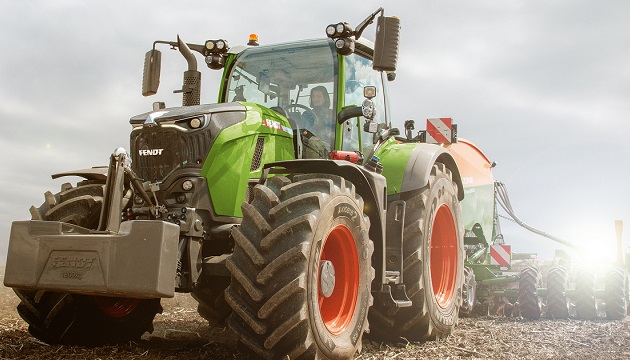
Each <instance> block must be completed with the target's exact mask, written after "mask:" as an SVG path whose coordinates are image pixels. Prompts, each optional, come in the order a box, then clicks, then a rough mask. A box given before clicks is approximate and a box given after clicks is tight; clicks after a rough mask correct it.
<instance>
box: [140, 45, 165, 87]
mask: <svg viewBox="0 0 630 360" xmlns="http://www.w3.org/2000/svg"><path fill="white" fill-rule="evenodd" d="M161 64H162V53H161V52H160V51H159V50H156V49H152V50H150V51H148V52H147V53H146V54H145V55H144V70H143V72H142V95H143V96H151V95H155V94H156V93H157V91H158V87H159V86H160V68H161Z"/></svg>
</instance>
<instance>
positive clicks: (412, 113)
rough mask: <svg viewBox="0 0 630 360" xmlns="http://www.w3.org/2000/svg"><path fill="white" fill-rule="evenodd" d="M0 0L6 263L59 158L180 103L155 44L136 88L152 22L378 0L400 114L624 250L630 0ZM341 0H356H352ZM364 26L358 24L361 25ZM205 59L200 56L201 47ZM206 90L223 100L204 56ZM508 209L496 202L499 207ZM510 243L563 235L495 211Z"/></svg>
mask: <svg viewBox="0 0 630 360" xmlns="http://www.w3.org/2000/svg"><path fill="white" fill-rule="evenodd" d="M238 4H239V5H236V3H232V2H226V1H221V2H217V1H204V2H200V1H191V0H184V1H177V2H174V1H156V0H153V1H148V0H147V1H136V0H129V1H126V2H125V3H124V5H122V3H117V2H113V1H109V2H105V1H102V2H87V1H78V0H54V1H52V0H50V1H38V0H32V1H11V0H0V43H1V44H2V50H0V129H2V130H1V131H0V150H1V151H2V153H3V154H5V155H4V156H2V157H0V169H1V170H0V199H1V201H0V264H2V263H4V262H5V259H6V252H7V244H8V238H9V233H10V226H11V222H12V221H16V220H28V219H30V214H29V211H28V209H29V207H30V206H31V205H35V206H39V205H40V204H41V203H42V202H43V201H44V196H43V193H44V192H45V191H48V190H50V191H52V192H53V193H54V192H57V191H59V189H60V186H61V184H62V183H64V182H68V181H70V182H72V183H75V182H76V181H77V180H80V179H78V178H65V179H57V180H52V179H51V177H50V175H51V174H53V173H58V172H64V171H68V170H74V169H82V168H88V167H91V166H97V165H106V164H107V162H108V159H109V155H110V154H111V153H112V151H113V150H114V149H116V148H117V147H119V146H123V147H125V148H128V147H129V133H130V125H129V122H128V120H129V118H130V117H131V116H133V115H136V114H140V113H144V112H146V111H149V110H150V109H151V104H152V103H153V102H154V101H165V102H166V104H167V106H178V105H179V104H181V95H177V94H172V90H175V89H178V88H180V87H181V74H182V72H183V71H184V70H185V68H186V63H185V61H184V60H183V58H182V57H181V56H180V55H179V54H178V53H177V52H176V51H169V50H168V49H167V48H163V49H161V50H162V53H163V54H162V55H163V59H162V79H161V85H160V92H159V93H158V95H156V96H153V97H148V98H145V97H143V96H142V95H141V80H142V65H143V59H144V54H145V52H146V51H147V50H149V49H150V48H151V46H152V43H153V41H154V40H169V41H174V40H175V39H176V36H177V35H178V34H179V35H180V36H181V37H182V39H184V40H185V41H186V42H189V43H203V42H204V41H205V40H206V39H218V38H223V39H226V40H227V41H228V42H229V44H230V45H232V46H234V45H238V44H245V43H246V42H247V38H248V35H249V34H250V33H257V34H258V35H259V38H260V42H261V44H272V43H278V42H284V41H294V40H300V39H311V38H319V37H323V36H324V35H325V33H324V30H325V27H326V26H327V25H328V24H331V23H337V22H340V21H347V22H349V23H350V24H351V25H353V26H356V25H358V24H359V23H360V22H361V21H362V20H363V19H364V18H365V17H367V16H368V15H369V14H370V13H372V12H373V11H374V10H376V9H377V8H378V7H379V6H383V7H384V8H385V14H386V15H388V16H391V15H396V16H398V17H399V18H400V20H401V25H402V30H401V43H400V53H399V61H398V69H397V77H396V80H395V81H394V82H391V83H389V84H388V85H389V91H390V103H391V104H390V105H391V106H392V109H391V112H392V114H393V125H394V126H395V127H400V128H402V125H403V123H404V121H405V120H408V119H414V120H415V121H416V128H417V129H419V128H424V123H425V121H426V119H427V118H432V117H451V118H453V119H454V122H455V123H457V124H458V131H459V136H460V137H463V138H466V139H468V140H470V141H472V142H473V143H475V144H476V145H477V146H478V147H479V148H480V149H481V150H482V151H483V152H484V153H485V154H486V156H487V157H488V158H489V159H490V160H491V161H495V162H496V163H497V166H496V167H495V169H494V177H495V179H496V180H499V181H501V182H503V183H505V184H506V186H507V187H508V190H509V194H510V199H511V202H512V205H513V208H514V210H515V212H516V213H517V215H518V216H519V217H520V218H521V219H522V220H523V221H525V222H526V223H528V224H530V225H532V226H534V227H536V228H539V229H541V230H544V231H546V232H548V233H551V234H553V235H555V236H557V237H560V238H563V239H566V240H568V241H573V242H575V243H578V244H581V245H583V246H587V247H588V248H589V250H590V251H589V256H594V255H597V254H601V253H602V252H603V251H604V249H606V248H613V247H614V244H615V232H614V220H615V219H620V220H624V221H625V222H626V234H625V235H624V241H625V243H626V244H625V245H624V247H625V249H626V251H630V246H629V245H630V236H628V235H627V234H629V233H630V187H629V186H628V185H629V181H628V179H629V178H630V161H629V160H628V159H627V158H626V157H627V156H628V155H630V145H628V142H627V133H628V132H630V21H628V18H630V2H628V1H622V0H611V1H605V2H603V1H597V0H589V1H579V0H576V1H561V0H557V1H548V0H529V1H449V0H446V1H423V0H420V1H417V0H401V1H388V2H377V1H355V2H352V5H351V6H348V5H345V6H344V3H342V2H337V1H328V0H321V1H317V2H311V3H308V4H306V3H305V2H298V1H288V0H285V1H265V2H261V1H251V0H241V1H239V2H238ZM348 4H349V3H348ZM373 33H374V27H370V28H368V29H367V30H366V31H365V32H364V35H366V36H368V37H369V36H372V34H373ZM199 61H200V64H203V62H202V61H201V59H199ZM204 71H205V72H204V75H203V77H202V80H203V84H202V102H205V103H210V102H215V101H216V94H217V83H216V79H217V77H216V74H211V73H210V70H204ZM502 214H503V215H505V213H502ZM502 230H503V235H504V238H505V240H506V242H508V243H510V244H511V245H512V250H513V251H516V252H535V253H538V254H539V258H541V259H550V258H551V257H552V256H553V253H554V250H555V249H556V248H562V246H560V245H557V244H556V243H553V242H551V241H550V240H546V239H545V238H542V237H540V236H538V235H535V234H533V233H530V232H528V231H526V230H524V229H522V228H520V227H518V226H517V225H516V224H513V223H512V222H509V221H507V220H505V219H502Z"/></svg>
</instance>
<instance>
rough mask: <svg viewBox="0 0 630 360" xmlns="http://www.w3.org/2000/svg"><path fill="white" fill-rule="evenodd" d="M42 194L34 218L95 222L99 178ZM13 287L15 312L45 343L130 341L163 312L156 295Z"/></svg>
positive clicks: (85, 224)
mask: <svg viewBox="0 0 630 360" xmlns="http://www.w3.org/2000/svg"><path fill="white" fill-rule="evenodd" d="M45 199H46V200H45V202H44V204H42V205H41V206H40V207H38V208H36V207H34V206H33V207H31V215H32V217H33V220H44V221H61V222H66V223H71V224H75V225H79V226H82V227H85V228H88V229H96V228H97V227H98V221H99V216H100V212H101V207H102V204H103V184H102V183H97V182H94V181H85V182H82V183H79V186H77V187H72V186H70V184H64V185H63V186H62V191H61V192H59V193H57V194H54V195H53V194H52V193H51V192H46V194H45ZM125 199H127V198H125ZM14 290H15V293H16V294H17V296H18V297H19V298H20V300H21V302H20V304H19V305H18V307H17V311H18V314H19V315H20V316H21V317H22V318H23V319H24V320H25V321H26V322H27V323H28V325H29V328H28V330H29V332H30V333H31V335H33V336H34V337H35V338H37V339H39V340H41V341H44V342H46V343H49V344H68V345H86V346H97V345H104V344H112V343H120V342H126V341H130V340H135V339H138V338H140V336H142V334H144V333H145V332H146V331H149V332H152V331H153V318H154V317H155V315H156V314H157V313H161V312H162V307H161V306H160V299H128V298H114V297H99V296H86V295H77V294H69V293H63V292H51V291H27V290H21V289H14Z"/></svg>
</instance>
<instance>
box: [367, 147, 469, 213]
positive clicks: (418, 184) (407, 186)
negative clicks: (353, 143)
mask: <svg viewBox="0 0 630 360" xmlns="http://www.w3.org/2000/svg"><path fill="white" fill-rule="evenodd" d="M392 150H393V151H392ZM377 155H378V156H379V157H380V158H381V161H382V162H383V173H384V174H386V176H388V175H387V174H394V175H395V176H391V178H392V179H393V178H398V179H400V180H399V181H401V182H400V184H395V186H394V187H397V188H399V189H400V192H401V193H405V192H409V191H414V190H418V189H421V188H422V187H424V186H426V185H427V184H428V183H429V177H430V176H431V171H432V169H433V165H435V163H438V162H439V163H442V164H444V165H445V166H446V168H448V169H449V170H450V171H451V174H452V177H453V181H454V182H455V183H456V184H457V198H458V199H459V200H460V201H461V200H463V199H464V187H463V184H462V178H461V175H460V172H459V168H458V167H457V164H456V162H455V158H453V155H452V154H451V153H450V152H449V151H448V150H447V149H445V148H443V147H441V146H439V145H435V144H426V143H413V144H411V143H404V144H396V143H391V144H385V146H384V147H381V149H379V151H378V152H377ZM401 157H402V158H403V160H401ZM404 157H406V158H407V161H404ZM401 173H402V177H401V175H400V174H401ZM389 181H390V177H389V176H388V182H389ZM388 186H390V187H392V184H389V183H388ZM390 190H391V189H390Z"/></svg>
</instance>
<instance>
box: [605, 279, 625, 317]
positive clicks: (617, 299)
mask: <svg viewBox="0 0 630 360" xmlns="http://www.w3.org/2000/svg"><path fill="white" fill-rule="evenodd" d="M627 289H628V276H627V275H626V269H624V268H622V267H614V268H612V269H610V270H608V272H607V273H606V288H605V295H604V296H605V298H604V301H605V304H606V318H607V319H609V320H621V319H623V318H625V317H626V311H627V310H626V305H627V304H626V300H627V298H628V294H627Z"/></svg>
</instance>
